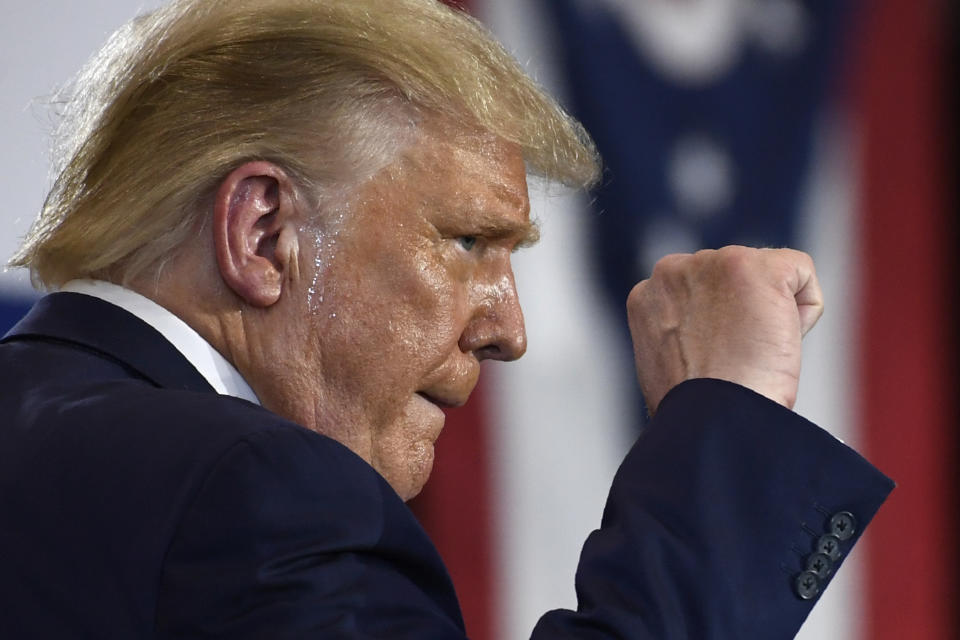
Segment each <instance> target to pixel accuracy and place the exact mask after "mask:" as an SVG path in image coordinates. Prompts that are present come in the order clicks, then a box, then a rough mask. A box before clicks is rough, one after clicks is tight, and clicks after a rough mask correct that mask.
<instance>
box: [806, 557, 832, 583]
mask: <svg viewBox="0 0 960 640" xmlns="http://www.w3.org/2000/svg"><path fill="white" fill-rule="evenodd" d="M807 571H809V572H811V573H814V574H816V576H817V577H818V578H820V579H821V580H823V579H825V578H826V577H827V576H828V575H830V572H831V571H833V562H832V561H831V560H830V557H829V556H827V555H825V554H823V553H814V554H812V555H811V556H810V557H809V558H807Z"/></svg>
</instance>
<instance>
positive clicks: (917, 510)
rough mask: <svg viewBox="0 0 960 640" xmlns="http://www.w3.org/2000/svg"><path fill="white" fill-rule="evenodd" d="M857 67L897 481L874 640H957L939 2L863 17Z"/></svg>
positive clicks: (877, 439) (871, 329)
mask: <svg viewBox="0 0 960 640" xmlns="http://www.w3.org/2000/svg"><path fill="white" fill-rule="evenodd" d="M862 12H863V13H862V14H861V18H862V20H863V24H862V25H861V28H862V29H863V31H862V34H861V35H862V38H861V40H860V42H861V43H862V44H863V47H862V49H861V50H860V51H859V52H858V60H857V64H856V65H855V69H854V70H855V72H856V75H855V86H856V95H855V100H856V109H857V112H858V115H859V116H860V124H861V125H862V128H861V133H862V135H863V143H864V146H863V148H862V154H863V155H862V158H861V166H862V169H863V174H862V179H863V182H862V193H863V201H862V212H861V226H862V230H863V238H864V245H863V252H864V256H863V258H864V260H865V267H866V268H865V270H864V272H865V273H864V275H865V280H864V285H865V294H864V295H865V297H864V300H863V302H864V305H865V313H864V315H863V321H864V322H863V328H862V332H861V336H862V337H861V339H862V341H863V342H862V343H861V353H862V358H861V366H862V371H861V373H860V381H861V384H862V385H863V388H864V392H863V393H862V396H861V402H862V405H861V407H860V415H861V416H862V420H863V433H864V435H865V439H866V453H867V455H868V457H870V458H871V460H872V461H874V462H875V463H876V464H877V465H878V466H879V467H880V468H881V469H882V470H884V471H885V472H886V473H888V474H889V475H891V476H892V477H893V478H894V480H896V481H897V483H898V488H897V489H896V490H895V491H894V492H893V494H892V496H891V498H890V500H889V501H888V503H887V505H886V506H884V507H883V508H882V509H881V510H880V513H879V515H878V516H877V520H876V524H875V526H873V527H872V528H871V532H870V533H869V543H868V544H869V545H870V546H869V547H868V558H869V562H868V564H869V567H868V571H869V581H868V584H869V595H868V610H867V614H868V615H867V620H866V621H865V622H866V628H865V632H866V635H865V636H864V637H865V638H870V639H871V640H903V639H904V638H910V639H911V640H926V639H929V640H942V639H943V638H950V637H955V630H954V629H952V625H951V609H952V607H953V606H954V604H955V603H956V601H957V596H958V593H957V590H956V584H955V583H954V579H955V577H954V575H953V569H954V567H955V566H956V562H955V558H956V556H955V555H954V554H955V553H956V551H955V549H954V545H955V542H954V532H955V530H956V521H955V512H956V507H957V502H956V496H955V495H953V491H952V489H953V487H952V476H951V473H952V472H951V471H950V469H951V466H952V465H953V464H956V461H955V460H951V458H952V457H953V453H954V451H955V450H956V449H955V446H954V440H953V432H954V429H955V428H956V425H954V424H952V417H953V416H955V415H956V413H955V408H956V405H955V404H954V402H955V398H954V396H955V394H956V390H957V378H956V376H955V372H954V371H953V370H952V363H951V362H950V359H949V358H950V357H951V356H952V354H953V353H954V350H953V347H952V342H951V341H952V339H953V336H952V335H951V332H950V321H949V313H950V311H951V309H950V307H949V304H948V301H949V300H950V298H951V295H952V288H951V279H950V276H949V269H950V266H951V265H950V260H949V250H950V244H951V242H952V240H951V238H952V233H951V232H950V229H949V224H950V222H951V221H950V220H949V218H948V216H947V210H946V203H945V197H946V191H945V177H946V176H945V169H944V164H943V162H942V161H943V155H942V154H943V152H944V148H943V146H942V140H943V137H944V135H945V134H944V132H943V125H942V123H943V120H942V116H943V115H944V114H943V113H942V112H941V109H942V108H943V107H942V103H941V102H940V101H941V100H942V99H943V96H944V93H943V91H942V87H941V86H940V78H941V76H940V72H941V67H940V64H941V61H942V59H941V55H942V52H943V51H942V49H941V45H942V35H943V34H942V33H941V32H939V31H938V29H940V28H941V27H942V25H943V24H944V23H945V21H944V18H945V16H944V15H943V14H944V11H943V7H942V6H941V5H940V4H938V3H934V2H931V1H929V0H921V1H920V2H917V1H916V0H879V1H877V2H872V3H866V4H865V5H864V6H863V8H862Z"/></svg>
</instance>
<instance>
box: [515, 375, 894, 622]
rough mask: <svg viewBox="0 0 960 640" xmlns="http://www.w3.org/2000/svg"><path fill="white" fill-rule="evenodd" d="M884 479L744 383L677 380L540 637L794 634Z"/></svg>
mask: <svg viewBox="0 0 960 640" xmlns="http://www.w3.org/2000/svg"><path fill="white" fill-rule="evenodd" d="M892 489H893V483H892V481H891V480H889V479H888V478H886V477H885V476H884V475H883V474H881V473H880V472H879V471H877V470H876V469H875V468H874V467H872V466H871V465H870V464H869V463H868V462H867V461H866V460H864V459H863V458H862V457H861V456H860V455H859V454H857V453H856V452H855V451H853V450H852V449H850V448H849V447H847V446H846V445H844V444H843V443H841V442H840V441H839V440H837V439H835V438H834V437H833V436H831V435H830V434H828V433H826V432H825V431H823V430H822V429H820V428H819V427H817V426H815V425H813V424H812V423H810V422H808V421H807V420H804V419H803V418H801V417H800V416H798V415H797V414H795V413H793V412H791V411H788V410H787V409H785V408H783V407H782V406H780V405H778V404H776V403H774V402H772V401H770V400H768V399H767V398H765V397H763V396H760V395H758V394H756V393H754V392H752V391H750V390H748V389H746V388H744V387H741V386H739V385H735V384H732V383H728V382H723V381H718V380H693V381H688V382H685V383H683V384H681V385H679V386H677V387H676V388H674V389H673V390H672V391H671V392H670V393H669V394H668V395H667V397H666V398H665V399H664V401H663V402H662V404H661V407H660V410H659V412H658V413H657V415H656V417H655V418H654V419H653V420H652V421H651V424H650V425H649V426H648V428H647V429H646V431H645V432H644V434H643V435H642V436H641V437H640V439H639V440H638V441H637V443H636V444H635V445H634V447H633V449H632V450H631V451H630V453H629V454H628V455H627V457H626V459H625V460H624V462H623V464H622V466H621V468H620V469H619V471H618V472H617V475H616V478H615V480H614V483H613V486H612V489H611V492H610V495H609V498H608V501H607V505H606V507H605V510H604V516H603V522H602V526H601V528H600V529H599V530H597V531H594V532H593V533H592V534H591V535H590V537H589V538H588V540H587V542H586V544H585V546H584V548H583V551H582V554H581V558H580V563H579V566H578V569H577V578H576V586H577V597H578V609H577V611H575V612H574V611H566V610H557V611H551V612H549V613H547V614H546V615H544V616H543V617H542V618H541V619H540V621H539V623H538V624H537V626H536V628H535V629H534V632H533V638H534V639H535V640H547V639H551V640H554V639H564V638H578V639H580V638H597V639H599V638H635V639H653V638H656V639H658V640H663V639H680V638H684V639H691V640H694V639H696V640H708V639H717V640H719V639H731V640H734V639H736V640H745V639H754V638H756V639H763V640H770V639H778V638H793V637H794V636H795V634H796V633H797V630H798V629H799V627H800V625H801V624H802V623H803V621H804V619H805V618H806V616H807V615H808V613H809V612H810V610H811V608H812V607H813V605H814V603H815V602H816V600H817V598H818V597H819V595H820V593H822V591H823V588H825V587H826V586H827V584H828V583H829V581H830V578H831V577H832V576H833V575H834V574H835V573H836V571H837V569H839V567H840V565H841V564H842V563H843V560H844V558H845V557H846V556H847V554H848V553H849V551H850V549H851V547H852V546H853V545H854V543H856V541H857V540H858V539H859V537H860V535H861V533H862V532H863V529H864V527H865V526H866V525H867V523H868V522H869V521H870V520H871V518H872V517H873V515H874V514H875V513H876V511H877V509H878V508H879V507H880V504H881V503H882V502H883V500H884V499H885V498H886V496H887V495H888V494H889V492H890V491H891V490H892Z"/></svg>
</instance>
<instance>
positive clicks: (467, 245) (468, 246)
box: [457, 236, 477, 251]
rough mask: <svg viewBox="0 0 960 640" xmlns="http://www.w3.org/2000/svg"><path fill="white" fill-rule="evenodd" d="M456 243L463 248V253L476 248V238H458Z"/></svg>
mask: <svg viewBox="0 0 960 640" xmlns="http://www.w3.org/2000/svg"><path fill="white" fill-rule="evenodd" d="M457 242H459V243H460V246H461V247H463V249H464V251H470V250H472V249H473V248H474V247H475V246H477V236H460V237H459V238H457Z"/></svg>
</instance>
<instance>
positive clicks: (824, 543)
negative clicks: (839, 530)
mask: <svg viewBox="0 0 960 640" xmlns="http://www.w3.org/2000/svg"><path fill="white" fill-rule="evenodd" d="M817 553H822V554H823V555H825V556H827V557H828V558H830V561H831V562H836V561H837V560H839V559H840V556H841V555H843V554H841V553H840V538H838V537H837V536H835V535H834V534H832V533H825V534H823V535H822V536H820V539H819V540H817Z"/></svg>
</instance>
